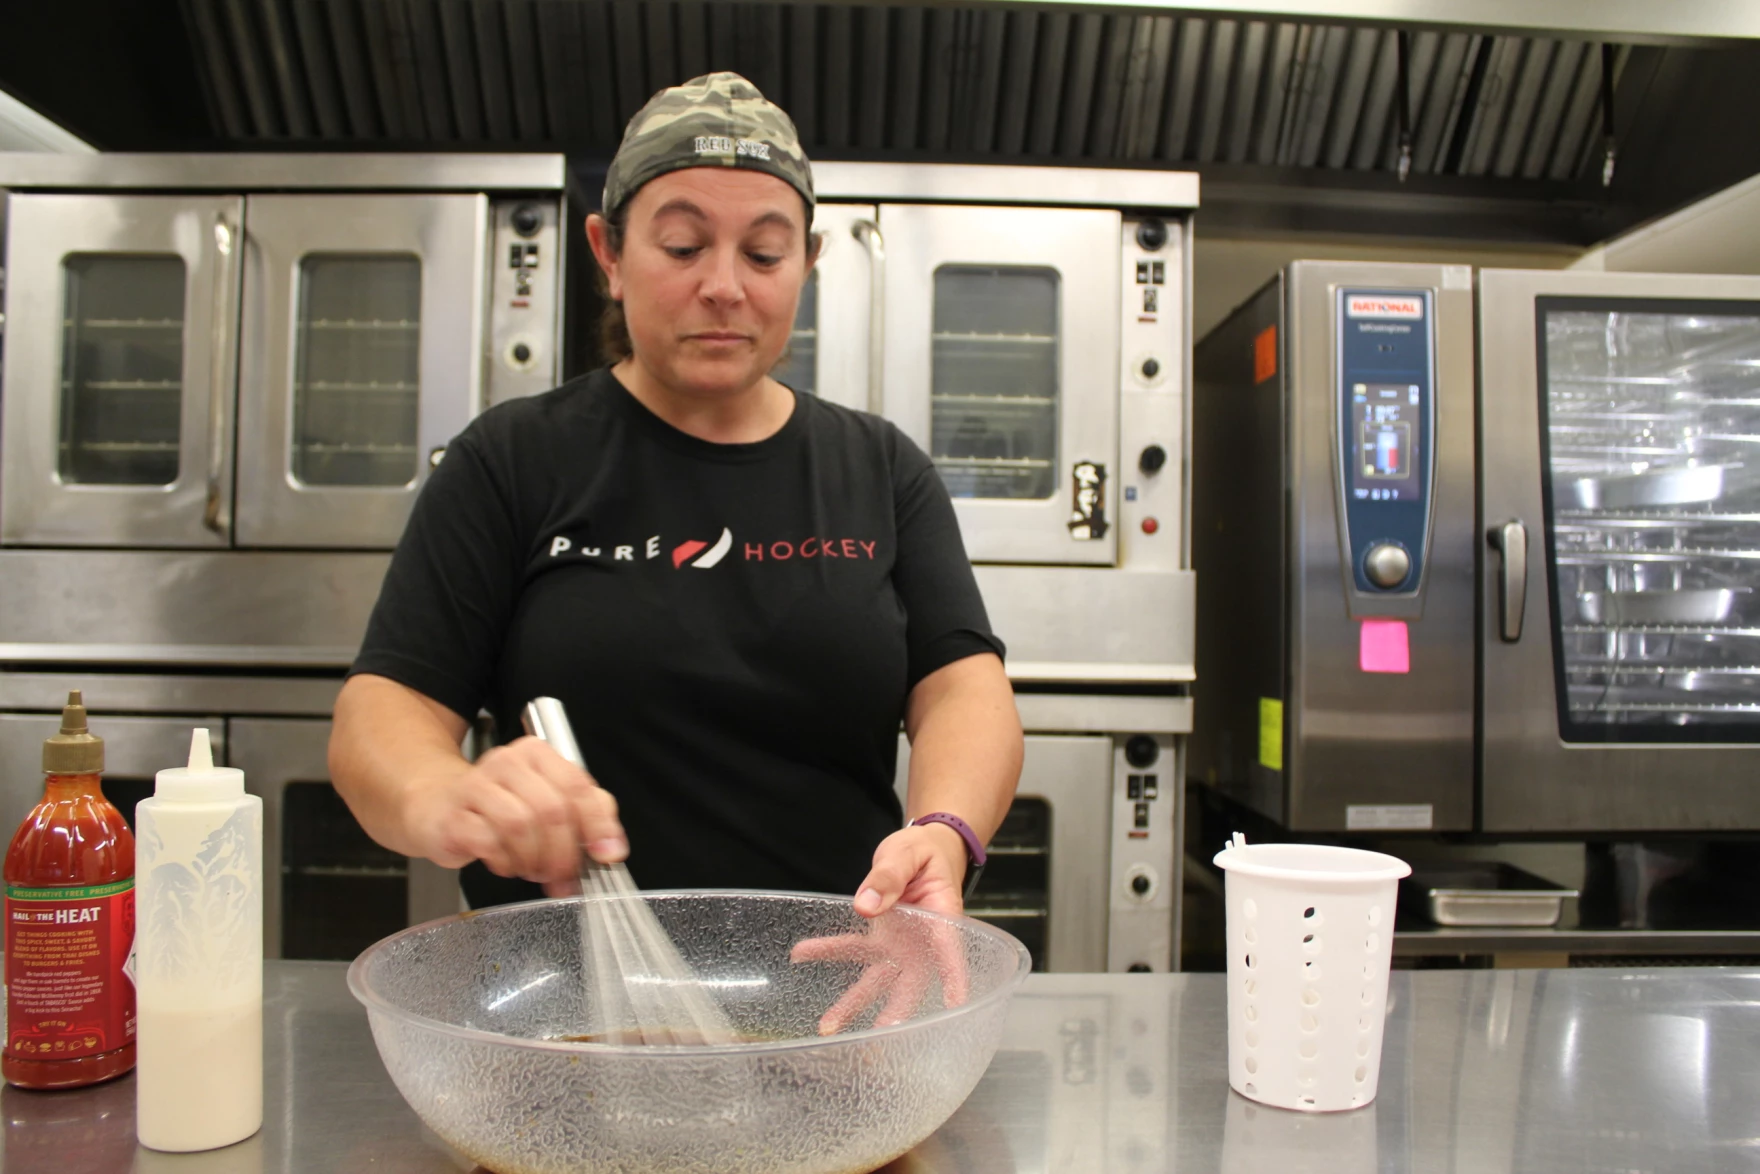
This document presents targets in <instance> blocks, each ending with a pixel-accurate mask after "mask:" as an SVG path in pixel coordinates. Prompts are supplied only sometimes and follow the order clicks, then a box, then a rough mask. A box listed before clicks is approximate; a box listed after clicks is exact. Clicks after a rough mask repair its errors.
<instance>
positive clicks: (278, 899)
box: [227, 718, 459, 961]
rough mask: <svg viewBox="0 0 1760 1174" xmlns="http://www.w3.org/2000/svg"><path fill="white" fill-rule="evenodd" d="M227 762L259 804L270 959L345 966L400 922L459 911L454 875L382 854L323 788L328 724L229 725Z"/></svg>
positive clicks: (271, 721) (263, 721) (256, 721)
mask: <svg viewBox="0 0 1760 1174" xmlns="http://www.w3.org/2000/svg"><path fill="white" fill-rule="evenodd" d="M229 732H230V736H231V737H230V741H231V747H230V750H229V753H228V755H227V758H228V761H229V763H230V765H232V766H236V767H239V768H240V769H242V770H243V771H244V779H245V787H246V789H247V790H249V791H250V792H251V794H253V795H260V796H262V799H263V944H264V952H265V954H266V956H268V957H270V958H324V959H333V960H338V961H347V960H349V959H351V958H353V957H355V955H357V954H359V953H360V952H361V951H362V950H364V949H366V948H367V947H368V946H370V945H372V944H373V943H374V942H376V941H378V940H379V939H380V938H382V937H385V936H386V935H387V934H391V933H395V932H396V931H398V930H400V929H402V928H404V927H405V926H406V925H414V924H417V923H419V922H423V921H428V920H431V919H433V918H436V917H445V916H447V915H449V914H452V913H457V912H458V911H459V896H458V880H457V874H456V872H454V871H453V870H450V869H443V868H440V867H439V866H438V865H436V864H433V863H431V862H429V861H426V860H410V859H407V858H406V857H403V856H400V855H398V854H397V853H395V852H392V851H390V850H389V849H386V848H382V847H380V846H379V845H378V844H375V843H374V842H373V841H372V840H371V839H369V838H368V836H367V834H366V832H364V831H362V830H361V826H360V825H359V824H358V823H356V822H355V819H354V816H353V815H351V814H350V813H349V810H348V807H347V805H346V804H344V803H343V802H342V798H341V796H339V795H337V793H336V790H335V788H334V787H333V786H331V784H330V771H329V766H328V764H327V762H326V760H325V756H326V752H327V750H328V747H329V743H330V723H329V722H328V721H324V720H322V719H309V718H234V719H232V721H231V722H230V723H229Z"/></svg>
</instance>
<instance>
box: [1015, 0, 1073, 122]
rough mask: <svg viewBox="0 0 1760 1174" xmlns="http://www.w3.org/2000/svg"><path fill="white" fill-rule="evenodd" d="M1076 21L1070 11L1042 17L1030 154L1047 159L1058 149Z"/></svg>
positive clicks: (1046, 14) (1034, 87)
mask: <svg viewBox="0 0 1760 1174" xmlns="http://www.w3.org/2000/svg"><path fill="white" fill-rule="evenodd" d="M1074 19H1075V18H1074V17H1072V16H1071V15H1070V14H1069V13H1067V12H1048V13H1045V14H1044V16H1043V17H1042V18H1041V23H1040V27H1039V52H1038V62H1039V67H1038V78H1037V81H1036V83H1035V84H1034V86H1033V106H1032V117H1031V119H1030V121H1029V122H1028V124H1027V127H1028V129H1027V143H1028V148H1027V150H1028V153H1029V154H1033V155H1039V156H1047V155H1050V154H1051V153H1052V152H1053V151H1055V150H1056V149H1057V112H1058V111H1060V110H1062V109H1063V93H1064V86H1065V85H1066V84H1067V83H1068V73H1069V49H1070V22H1071V21H1072V20H1074Z"/></svg>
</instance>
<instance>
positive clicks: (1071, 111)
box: [1057, 12, 1107, 159]
mask: <svg viewBox="0 0 1760 1174" xmlns="http://www.w3.org/2000/svg"><path fill="white" fill-rule="evenodd" d="M1106 19H1107V18H1106V17H1103V16H1095V15H1094V14H1092V13H1087V12H1084V13H1078V14H1077V15H1076V16H1075V17H1073V18H1072V26H1073V27H1072V29H1071V32H1072V37H1071V43H1070V56H1069V62H1068V64H1067V66H1066V68H1067V69H1068V73H1067V75H1066V76H1065V79H1064V99H1063V117H1062V119H1061V126H1060V127H1059V130H1058V136H1057V152H1058V154H1060V155H1063V156H1066V157H1068V158H1071V159H1077V158H1081V157H1083V156H1085V155H1088V154H1091V153H1092V151H1091V148H1090V145H1089V140H1088V124H1089V121H1090V118H1091V116H1092V114H1093V109H1094V74H1095V72H1096V71H1097V70H1098V69H1099V61H1100V50H1101V47H1102V46H1103V45H1104V44H1105V34H1106Z"/></svg>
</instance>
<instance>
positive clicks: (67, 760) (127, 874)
mask: <svg viewBox="0 0 1760 1174" xmlns="http://www.w3.org/2000/svg"><path fill="white" fill-rule="evenodd" d="M43 770H44V773H45V774H46V775H47V779H46V781H45V783H44V787H43V799H42V801H41V802H40V803H38V804H37V806H36V807H35V808H34V809H33V810H32V811H31V813H30V815H28V816H27V817H26V818H25V821H24V823H22V824H20V825H19V829H18V832H17V833H16V834H15V835H14V836H13V837H12V846H11V847H10V848H9V849H7V852H6V869H5V871H6V1046H5V1052H4V1057H3V1058H0V1071H3V1072H4V1074H5V1077H6V1080H7V1082H8V1083H9V1084H15V1085H18V1086H19V1087H20V1088H77V1087H80V1086H81V1085H87V1084H97V1083H98V1082H99V1081H103V1080H109V1079H111V1078H112V1077H116V1076H121V1075H122V1074H123V1073H124V1072H127V1071H128V1070H129V1069H131V1068H133V1067H134V1033H135V1022H134V1017H135V1011H134V984H133V982H131V981H130V980H129V977H128V975H126V974H125V973H124V972H123V964H124V963H125V962H126V961H127V960H128V952H129V948H130V946H131V945H132V943H133V941H134V836H132V835H131V834H130V833H129V830H128V825H127V823H125V822H124V821H123V818H122V813H121V812H120V811H117V810H116V808H114V807H112V806H111V805H110V801H109V800H107V799H105V798H104V792H103V791H102V790H101V789H100V785H99V780H100V776H101V775H102V774H103V771H104V740H103V739H102V738H98V737H94V736H93V735H92V733H91V732H90V731H89V730H87V729H86V708H85V704H84V703H83V701H82V700H81V698H80V694H79V690H77V689H76V690H74V691H73V692H71V693H69V694H68V696H67V708H66V709H64V710H63V711H62V714H61V732H60V733H59V734H56V735H55V736H54V737H53V738H50V739H49V740H48V741H46V742H44V743H43Z"/></svg>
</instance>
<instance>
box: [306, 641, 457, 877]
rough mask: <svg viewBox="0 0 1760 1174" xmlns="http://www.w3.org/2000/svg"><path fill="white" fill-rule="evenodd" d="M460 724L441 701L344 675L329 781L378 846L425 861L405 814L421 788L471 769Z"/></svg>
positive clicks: (332, 737) (388, 683) (367, 676)
mask: <svg viewBox="0 0 1760 1174" xmlns="http://www.w3.org/2000/svg"><path fill="white" fill-rule="evenodd" d="M466 729H467V726H466V723H465V721H464V719H463V718H461V717H459V716H458V714H456V713H454V712H452V711H451V710H450V709H447V708H446V707H445V706H443V705H441V704H440V703H439V702H437V701H435V700H433V699H432V698H430V697H426V696H424V695H423V694H421V693H418V692H416V691H415V690H414V689H411V688H409V687H407V686H405V685H400V684H398V683H397V682H396V681H392V680H390V679H388V678H385V677H377V676H373V675H371V674H367V673H362V674H360V675H358V676H354V677H350V678H349V680H348V681H347V683H346V684H344V685H343V687H342V692H341V694H340V695H339V696H338V697H337V699H336V714H335V721H334V725H333V726H332V729H331V734H330V779H331V782H333V783H334V784H335V786H336V790H337V793H338V794H340V795H341V796H342V798H343V800H344V801H345V802H346V803H347V804H348V807H349V810H350V811H352V812H353V813H354V817H355V819H357V820H358V821H360V825H361V827H362V828H364V829H365V830H366V833H367V834H368V835H369V836H371V837H373V839H374V840H376V841H377V842H378V843H380V844H382V845H384V846H385V847H387V848H389V849H391V850H392V851H393V852H401V853H403V854H404V855H406V856H420V855H423V854H424V852H423V851H422V847H421V846H420V845H419V844H417V842H416V840H415V838H414V836H412V834H411V831H410V829H409V827H408V826H407V821H406V820H405V815H406V813H407V812H408V810H409V807H410V804H409V802H408V800H409V795H410V792H411V791H412V789H414V788H416V787H420V786H430V787H431V786H433V785H434V784H435V783H436V782H438V781H441V780H444V779H446V778H448V777H450V776H452V775H455V774H459V773H462V772H463V771H466V770H468V769H470V764H469V762H467V761H466V759H465V757H464V754H463V752H462V751H461V750H460V749H459V744H460V743H461V742H462V741H463V740H464V735H465V730H466Z"/></svg>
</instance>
